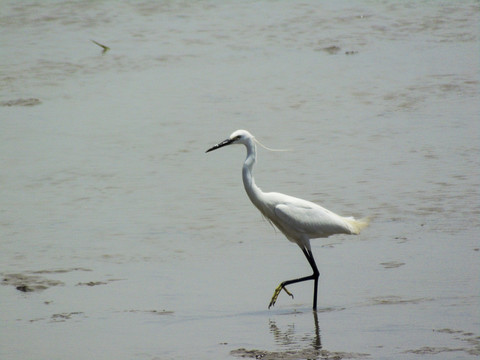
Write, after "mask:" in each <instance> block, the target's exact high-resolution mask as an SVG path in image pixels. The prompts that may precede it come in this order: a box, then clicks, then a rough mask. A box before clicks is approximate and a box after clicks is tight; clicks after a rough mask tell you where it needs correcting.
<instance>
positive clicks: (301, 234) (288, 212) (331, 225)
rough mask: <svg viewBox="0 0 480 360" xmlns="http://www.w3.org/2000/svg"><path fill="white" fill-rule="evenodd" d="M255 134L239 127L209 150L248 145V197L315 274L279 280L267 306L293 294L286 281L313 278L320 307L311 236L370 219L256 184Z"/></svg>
mask: <svg viewBox="0 0 480 360" xmlns="http://www.w3.org/2000/svg"><path fill="white" fill-rule="evenodd" d="M257 142H258V141H257V140H256V139H255V137H254V136H253V135H252V134H250V133H249V132H248V131H246V130H237V131H235V132H233V133H232V135H230V137H229V138H228V139H226V140H224V141H222V142H220V143H218V144H217V145H215V146H213V147H211V148H210V149H208V150H207V151H206V152H209V151H212V150H216V149H219V148H221V147H223V146H226V145H231V144H242V145H245V147H246V148H247V157H246V159H245V163H244V164H243V170H242V176H243V185H244V187H245V191H246V192H247V195H248V197H249V198H250V200H251V201H252V203H253V204H254V205H255V206H256V207H257V209H258V210H260V212H261V213H262V214H263V216H264V217H265V218H266V219H267V220H269V221H270V222H271V223H273V224H274V225H275V226H276V227H277V228H278V229H279V230H280V231H281V232H282V233H283V234H284V235H285V236H286V237H287V239H288V240H290V241H291V242H294V243H296V244H297V245H298V246H299V247H300V249H302V251H303V253H304V254H305V257H306V258H307V261H308V263H309V264H310V266H311V267H312V270H313V274H312V275H309V276H305V277H301V278H298V279H293V280H287V281H283V282H282V283H280V285H279V286H278V287H277V288H276V289H275V291H274V293H273V296H272V299H271V301H270V304H269V306H268V308H270V307H272V306H273V305H275V302H276V301H277V298H278V295H279V294H280V292H281V291H282V290H284V291H285V292H286V293H287V294H288V295H290V296H291V297H292V298H293V295H292V293H291V292H289V291H288V290H287V288H286V286H287V285H290V284H295V283H299V282H302V281H308V280H313V281H314V290H313V309H314V310H315V309H316V308H317V290H318V278H319V276H320V273H319V271H318V268H317V265H316V264H315V260H314V258H313V253H312V249H311V247H310V239H315V238H324V237H328V236H330V235H334V234H355V235H356V234H359V233H360V231H361V230H362V229H363V228H364V227H366V226H367V225H368V220H355V219H354V218H353V217H343V216H340V215H337V214H335V213H333V212H331V211H329V210H327V209H325V208H323V207H321V206H319V205H317V204H315V203H312V202H310V201H306V200H302V199H298V198H295V197H293V196H288V195H284V194H280V193H276V192H269V193H265V192H263V191H262V190H260V188H259V187H258V186H257V185H256V184H255V180H254V179H253V174H252V169H253V166H254V165H255V161H256V157H257V151H256V143H257Z"/></svg>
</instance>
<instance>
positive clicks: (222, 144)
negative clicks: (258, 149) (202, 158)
mask: <svg viewBox="0 0 480 360" xmlns="http://www.w3.org/2000/svg"><path fill="white" fill-rule="evenodd" d="M233 140H234V139H227V140H223V141H222V142H221V143H218V144H217V145H214V146H212V147H211V148H210V149H208V150H207V151H205V152H206V153H207V152H209V151H212V150H217V149H219V148H221V147H222V146H227V145H230V144H231V143H232V142H233Z"/></svg>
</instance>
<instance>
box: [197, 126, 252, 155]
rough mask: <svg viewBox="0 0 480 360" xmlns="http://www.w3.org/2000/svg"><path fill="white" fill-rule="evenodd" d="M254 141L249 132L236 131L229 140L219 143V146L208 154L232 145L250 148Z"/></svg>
mask: <svg viewBox="0 0 480 360" xmlns="http://www.w3.org/2000/svg"><path fill="white" fill-rule="evenodd" d="M253 140H254V137H253V135H252V134H250V133H249V132H248V131H247V130H236V131H234V132H233V133H232V135H230V136H229V138H228V139H226V140H223V141H222V142H219V143H218V144H217V145H214V146H212V147H211V148H210V149H208V150H207V151H206V152H209V151H213V150H217V149H219V148H221V147H223V146H227V145H232V144H242V145H245V146H248V145H249V144H251V143H252V142H253Z"/></svg>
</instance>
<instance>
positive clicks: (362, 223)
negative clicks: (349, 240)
mask: <svg viewBox="0 0 480 360" xmlns="http://www.w3.org/2000/svg"><path fill="white" fill-rule="evenodd" d="M345 220H346V221H347V223H348V225H350V227H351V229H352V234H355V235H358V234H360V231H362V230H363V229H365V228H366V227H367V226H368V224H370V218H368V217H367V218H363V219H359V220H356V219H355V218H353V217H350V218H345Z"/></svg>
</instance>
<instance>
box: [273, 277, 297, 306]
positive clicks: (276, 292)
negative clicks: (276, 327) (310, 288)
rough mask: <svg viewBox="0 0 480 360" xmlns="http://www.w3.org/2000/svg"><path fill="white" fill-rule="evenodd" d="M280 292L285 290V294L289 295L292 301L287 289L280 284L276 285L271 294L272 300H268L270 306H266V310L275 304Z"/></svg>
mask: <svg viewBox="0 0 480 360" xmlns="http://www.w3.org/2000/svg"><path fill="white" fill-rule="evenodd" d="M282 290H285V292H286V293H287V294H288V295H290V296H291V297H292V299H293V294H292V293H291V292H290V291H288V290H287V288H286V287H285V286H284V285H283V283H282V284H280V285H278V286H277V288H276V289H275V291H274V292H273V296H272V300H270V304H269V305H268V308H269V309H270V308H271V307H272V306H273V305H275V303H276V302H277V298H278V295H280V292H281V291H282Z"/></svg>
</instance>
